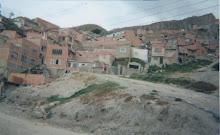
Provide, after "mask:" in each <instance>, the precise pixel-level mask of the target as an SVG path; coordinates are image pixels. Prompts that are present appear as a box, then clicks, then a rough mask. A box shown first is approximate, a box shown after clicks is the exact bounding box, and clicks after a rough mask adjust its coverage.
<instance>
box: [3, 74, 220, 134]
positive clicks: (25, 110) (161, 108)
mask: <svg viewBox="0 0 220 135" xmlns="http://www.w3.org/2000/svg"><path fill="white" fill-rule="evenodd" d="M109 81H111V82H116V83H118V84H119V85H120V88H117V89H115V90H109V91H97V90H96V91H93V92H90V93H89V94H84V95H81V96H79V97H77V98H73V99H72V100H70V102H67V103H63V104H59V103H57V102H52V103H48V102H47V101H46V98H47V97H50V96H52V95H59V96H61V97H68V96H70V95H72V94H74V93H75V92H77V91H79V90H80V89H82V88H86V87H88V86H90V85H92V84H102V83H105V82H109ZM103 90H105V88H103ZM180 99H181V100H180ZM218 99H219V97H218V95H216V94H215V95H212V94H211V95H208V94H204V93H199V92H195V91H192V90H188V89H184V88H180V87H177V86H175V85H166V84H160V83H150V82H146V81H139V80H132V79H128V78H122V77H119V76H113V75H100V74H93V73H68V74H66V75H64V76H63V77H61V78H59V79H57V80H55V81H54V82H52V83H50V84H46V85H43V86H38V87H20V88H18V89H17V90H15V91H12V92H11V94H10V96H8V97H7V98H6V99H5V100H4V102H3V103H1V104H2V106H4V107H0V108H4V110H2V109H0V111H1V112H4V113H6V114H11V115H15V116H17V117H21V118H22V119H23V118H25V119H37V120H39V121H41V122H44V123H48V124H49V125H55V126H58V127H62V128H68V129H70V130H71V131H74V132H79V133H81V132H84V133H93V134H101V135H112V134H114V135H126V134H127V135H131V134H133V135H148V134H149V135H152V134H153V135H176V134H183V135H185V134H190V135H206V134H213V135H214V134H218V133H219V129H218V125H219V115H218V114H219V101H218ZM0 106H1V105H0ZM48 106H49V107H50V108H49V107H48ZM42 108H43V109H42ZM48 108H49V109H48ZM7 110H8V111H7ZM45 110H47V111H45Z"/></svg>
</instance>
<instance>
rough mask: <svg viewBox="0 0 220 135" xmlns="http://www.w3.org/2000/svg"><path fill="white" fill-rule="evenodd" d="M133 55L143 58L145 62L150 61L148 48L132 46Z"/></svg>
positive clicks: (133, 56)
mask: <svg viewBox="0 0 220 135" xmlns="http://www.w3.org/2000/svg"><path fill="white" fill-rule="evenodd" d="M131 57H132V58H138V59H141V60H143V61H144V62H146V63H147V62H148V50H147V49H138V48H134V47H132V48H131Z"/></svg>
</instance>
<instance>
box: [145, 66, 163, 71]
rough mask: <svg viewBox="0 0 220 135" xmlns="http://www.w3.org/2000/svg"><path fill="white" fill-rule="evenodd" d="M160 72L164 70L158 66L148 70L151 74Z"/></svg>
mask: <svg viewBox="0 0 220 135" xmlns="http://www.w3.org/2000/svg"><path fill="white" fill-rule="evenodd" d="M158 70H162V68H161V67H158V66H156V65H153V66H150V67H149V69H148V71H149V72H155V71H158Z"/></svg>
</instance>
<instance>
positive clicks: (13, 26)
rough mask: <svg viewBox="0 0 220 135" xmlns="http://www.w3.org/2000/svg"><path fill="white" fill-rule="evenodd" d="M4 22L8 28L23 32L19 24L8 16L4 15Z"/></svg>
mask: <svg viewBox="0 0 220 135" xmlns="http://www.w3.org/2000/svg"><path fill="white" fill-rule="evenodd" d="M2 24H3V26H4V27H5V28H6V30H13V31H17V32H19V33H22V34H23V30H22V29H20V28H18V26H17V25H15V24H14V22H13V21H12V20H11V19H8V18H5V17H4V18H3V19H2Z"/></svg>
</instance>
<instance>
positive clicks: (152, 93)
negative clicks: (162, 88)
mask: <svg viewBox="0 0 220 135" xmlns="http://www.w3.org/2000/svg"><path fill="white" fill-rule="evenodd" d="M150 95H158V93H150Z"/></svg>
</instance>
